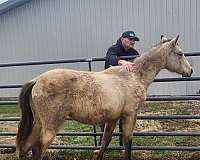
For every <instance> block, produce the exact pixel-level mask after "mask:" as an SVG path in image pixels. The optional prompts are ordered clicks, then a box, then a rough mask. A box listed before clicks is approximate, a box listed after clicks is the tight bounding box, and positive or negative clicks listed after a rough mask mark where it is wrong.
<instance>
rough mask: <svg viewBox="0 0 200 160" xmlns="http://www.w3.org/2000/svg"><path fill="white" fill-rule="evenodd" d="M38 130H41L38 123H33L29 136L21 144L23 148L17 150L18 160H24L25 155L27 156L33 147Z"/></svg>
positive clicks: (37, 136)
mask: <svg viewBox="0 0 200 160" xmlns="http://www.w3.org/2000/svg"><path fill="white" fill-rule="evenodd" d="M40 130H41V128H40V125H39V123H36V122H35V124H34V125H33V128H32V130H31V133H30V135H29V136H28V138H27V139H26V140H25V141H24V143H23V148H21V149H20V150H19V156H20V160H22V159H23V158H24V159H26V155H27V153H28V151H30V149H31V148H32V147H33V145H34V144H35V143H36V141H37V140H38V139H39V135H40Z"/></svg>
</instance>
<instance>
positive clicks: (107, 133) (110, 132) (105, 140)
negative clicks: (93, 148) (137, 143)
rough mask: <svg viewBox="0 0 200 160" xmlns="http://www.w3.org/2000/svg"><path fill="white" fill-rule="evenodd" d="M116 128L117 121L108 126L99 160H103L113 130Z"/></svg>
mask: <svg viewBox="0 0 200 160" xmlns="http://www.w3.org/2000/svg"><path fill="white" fill-rule="evenodd" d="M115 126H116V121H114V122H109V123H107V124H106V126H105V130H104V134H103V141H102V145H101V148H100V151H99V153H98V155H97V160H102V158H103V154H104V152H105V149H106V147H107V146H108V145H109V143H110V141H111V138H112V133H113V130H114V129H115Z"/></svg>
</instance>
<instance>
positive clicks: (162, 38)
mask: <svg viewBox="0 0 200 160" xmlns="http://www.w3.org/2000/svg"><path fill="white" fill-rule="evenodd" d="M160 38H161V40H160V42H161V43H163V42H165V41H166V40H167V38H166V37H165V36H164V35H163V34H162V35H161V36H160Z"/></svg>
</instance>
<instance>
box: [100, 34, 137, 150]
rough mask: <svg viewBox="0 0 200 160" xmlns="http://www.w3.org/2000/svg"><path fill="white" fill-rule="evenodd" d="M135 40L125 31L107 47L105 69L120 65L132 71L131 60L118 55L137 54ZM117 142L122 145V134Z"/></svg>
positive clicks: (134, 37) (133, 36) (135, 38)
mask: <svg viewBox="0 0 200 160" xmlns="http://www.w3.org/2000/svg"><path fill="white" fill-rule="evenodd" d="M135 41H139V38H138V37H137V36H136V35H135V33H134V32H133V31H125V32H124V33H122V36H121V37H120V38H119V39H118V40H117V43H116V44H114V45H112V46H111V47H109V48H108V51H107V53H106V60H105V69H107V68H109V67H110V66H117V65H122V66H124V67H125V68H126V70H127V71H129V72H132V71H133V70H134V65H133V63H132V62H129V61H127V60H123V59H120V56H133V55H139V53H138V51H137V50H136V49H134V45H135ZM104 126H105V125H102V126H100V127H101V131H102V132H103V131H104ZM119 131H120V132H122V124H121V121H119ZM101 140H102V136H101V137H100V141H99V145H101ZM119 144H120V146H123V140H122V136H120V137H119Z"/></svg>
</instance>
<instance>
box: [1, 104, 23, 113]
mask: <svg viewBox="0 0 200 160" xmlns="http://www.w3.org/2000/svg"><path fill="white" fill-rule="evenodd" d="M19 113H20V111H19V106H18V105H0V114H17V115H19Z"/></svg>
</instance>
